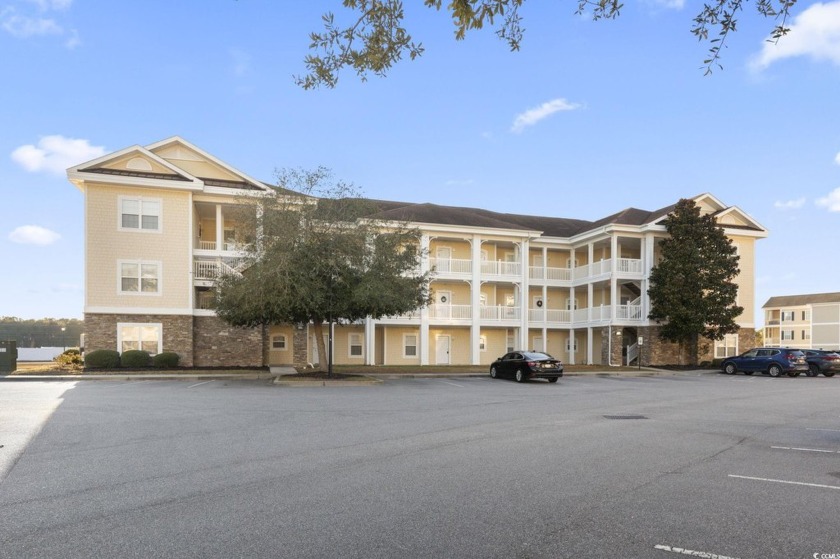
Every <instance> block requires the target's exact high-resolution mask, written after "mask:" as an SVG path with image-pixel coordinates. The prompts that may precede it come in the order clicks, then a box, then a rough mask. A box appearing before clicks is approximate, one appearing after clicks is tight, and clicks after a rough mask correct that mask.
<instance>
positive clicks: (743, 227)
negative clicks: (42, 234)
mask: <svg viewBox="0 0 840 559" xmlns="http://www.w3.org/2000/svg"><path fill="white" fill-rule="evenodd" d="M68 177H69V179H70V181H71V182H72V183H73V184H75V185H76V186H77V187H78V188H79V189H80V190H81V191H82V193H83V194H84V197H85V271H86V277H85V308H84V312H85V330H86V349H88V350H92V349H102V348H105V349H116V350H118V351H125V350H127V349H137V348H140V349H145V350H148V351H149V352H151V353H157V352H160V351H164V350H167V351H175V352H177V353H179V354H180V356H181V364H182V365H186V366H198V367H200V366H265V365H284V364H304V363H307V362H314V361H317V354H316V352H317V349H316V348H317V344H315V343H314V342H315V340H314V339H313V337H312V336H313V334H311V333H310V328H309V326H308V325H305V324H298V325H284V324H277V325H271V326H266V327H264V328H260V329H241V328H234V327H230V326H228V325H226V324H225V323H223V322H222V321H221V320H220V319H218V318H217V317H216V315H215V313H214V311H213V309H212V302H213V286H214V283H215V279H216V278H217V277H218V276H219V274H225V273H233V274H236V273H240V271H241V264H240V263H241V258H242V253H241V252H240V250H239V247H238V246H237V244H236V240H235V239H236V234H235V233H236V228H237V223H236V221H235V217H234V216H235V215H236V212H235V211H233V210H234V209H235V208H236V205H237V203H238V201H239V200H241V198H240V197H241V196H243V195H249V194H250V195H254V194H259V193H261V192H267V191H268V190H269V187H268V186H267V185H266V184H265V183H262V182H260V181H258V180H256V179H253V178H251V177H249V176H248V175H247V174H245V173H242V172H240V171H238V170H236V169H234V168H232V167H231V166H229V165H227V164H225V163H224V162H222V161H221V160H219V159H217V158H215V157H213V156H212V155H210V154H209V153H207V152H205V151H203V150H201V149H199V148H198V147H196V146H194V145H192V144H190V143H188V142H186V141H185V140H183V139H181V138H178V137H173V138H169V139H167V140H163V141H161V142H157V143H154V144H151V145H148V146H145V147H141V146H133V147H130V148H126V149H123V150H120V151H118V152H115V153H112V154H109V155H106V156H104V157H100V158H98V159H96V160H93V161H89V162H87V163H83V164H81V165H77V166H75V167H73V168H71V169H69V170H68ZM694 201H695V202H696V203H697V204H698V205H699V206H700V208H701V210H702V211H703V212H704V213H709V214H713V215H714V217H715V219H716V220H717V223H718V224H719V225H720V226H721V227H722V228H723V229H724V231H725V232H726V234H727V235H728V236H729V238H730V239H732V241H733V243H734V244H735V245H736V247H737V248H738V253H739V254H740V257H741V260H740V270H741V273H740V275H739V277H738V278H737V282H738V286H739V295H738V304H739V305H741V306H742V307H744V312H743V314H742V315H741V317H740V321H739V323H740V325H741V326H742V327H743V329H742V331H741V332H740V333H739V334H735V335H731V336H728V337H727V338H726V339H724V340H722V341H717V342H714V343H713V344H708V349H707V350H706V357H707V358H709V359H711V358H712V357H713V356H717V357H722V356H725V355H729V354H731V353H733V352H736V353H737V352H738V351H742V350H744V349H747V348H749V347H752V345H753V341H752V340H753V328H754V324H753V318H752V317H753V314H754V282H755V279H754V261H755V252H754V243H755V241H756V240H757V239H760V238H763V237H765V236H766V235H767V231H766V230H765V229H764V228H763V227H762V226H761V225H760V224H758V223H757V222H756V221H755V220H753V219H752V218H751V217H750V216H749V215H747V214H746V213H745V212H743V211H742V210H740V209H738V208H736V207H729V206H726V205H725V204H724V203H722V202H721V201H720V200H718V199H717V198H715V197H714V196H712V195H711V194H702V195H700V196H696V197H694ZM674 202H676V201H674ZM592 203H597V202H596V201H594V200H593V202H592ZM379 209H380V212H381V213H379V214H378V215H376V216H375V217H377V218H379V219H382V220H394V221H400V222H405V221H408V222H410V223H411V224H412V225H413V226H415V227H416V228H418V229H419V230H420V232H421V243H422V247H423V248H424V249H425V251H424V252H425V253H426V255H427V256H426V257H425V258H424V260H423V263H422V266H423V269H424V270H430V271H432V272H433V275H432V278H433V279H432V283H431V291H432V295H433V303H432V304H431V305H429V306H428V307H426V308H422V309H419V310H417V311H415V312H413V313H409V314H407V315H404V316H395V317H389V318H383V319H379V320H373V319H368V320H365V321H362V322H360V323H355V324H348V325H341V326H340V327H338V328H337V329H336V335H335V337H334V348H335V352H334V354H335V362H336V363H345V364H352V363H356V364H368V365H379V364H385V365H427V364H432V365H433V364H487V363H490V362H491V361H493V360H494V359H495V358H496V357H498V356H499V355H500V354H502V353H505V352H506V351H509V350H512V349H513V348H517V349H521V348H527V349H536V350H543V351H547V352H549V353H552V354H554V355H555V356H557V357H560V358H562V359H563V360H564V361H565V362H567V363H588V364H603V365H619V364H622V363H639V362H641V363H642V364H645V365H647V364H663V363H674V362H676V361H677V359H676V348H675V347H673V346H672V344H667V343H664V342H662V341H660V340H659V339H658V336H657V332H658V327H657V325H656V324H655V323H652V322H651V321H649V320H648V319H647V316H648V313H649V310H650V302H649V300H648V296H647V290H648V284H649V278H650V271H651V268H652V267H653V266H654V265H655V263H656V262H657V260H658V258H659V256H660V251H659V246H658V241H659V240H661V239H662V238H663V237H665V236H666V235H667V234H666V232H665V227H664V226H663V224H662V221H663V219H664V218H665V217H667V215H668V213H669V212H670V211H671V210H672V209H673V206H667V207H663V208H661V209H658V210H655V211H645V210H640V209H635V208H630V209H627V210H624V211H622V212H619V213H617V214H614V215H610V216H608V217H605V218H603V219H600V220H598V221H594V222H592V221H585V220H579V219H568V218H557V217H540V216H532V215H516V214H504V213H497V212H491V211H488V210H482V209H476V208H461V207H451V206H440V205H435V204H414V203H401V202H393V201H388V202H385V201H382V202H379ZM642 340H643V341H644V343H643V344H641V343H640V342H641V341H642ZM640 346H641V347H640Z"/></svg>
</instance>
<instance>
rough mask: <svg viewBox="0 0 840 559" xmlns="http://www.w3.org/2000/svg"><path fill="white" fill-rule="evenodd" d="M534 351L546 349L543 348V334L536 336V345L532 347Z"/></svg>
mask: <svg viewBox="0 0 840 559" xmlns="http://www.w3.org/2000/svg"><path fill="white" fill-rule="evenodd" d="M532 349H533V350H534V351H545V350H544V349H543V339H542V336H536V337H535V338H534V347H533V348H532Z"/></svg>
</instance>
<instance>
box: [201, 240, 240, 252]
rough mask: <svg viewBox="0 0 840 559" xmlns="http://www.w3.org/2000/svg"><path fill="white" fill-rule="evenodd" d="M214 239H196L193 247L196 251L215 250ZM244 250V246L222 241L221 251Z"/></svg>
mask: <svg viewBox="0 0 840 559" xmlns="http://www.w3.org/2000/svg"><path fill="white" fill-rule="evenodd" d="M217 244H218V243H216V241H196V243H195V247H194V248H195V249H196V251H198V252H217V249H216V245H217ZM243 250H245V246H244V245H241V244H239V243H235V242H233V241H224V242H223V243H222V248H221V251H222V252H241V251H243Z"/></svg>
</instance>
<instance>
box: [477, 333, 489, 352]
mask: <svg viewBox="0 0 840 559" xmlns="http://www.w3.org/2000/svg"><path fill="white" fill-rule="evenodd" d="M478 350H479V351H487V336H479V337H478Z"/></svg>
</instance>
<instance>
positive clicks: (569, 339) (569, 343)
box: [566, 336, 578, 353]
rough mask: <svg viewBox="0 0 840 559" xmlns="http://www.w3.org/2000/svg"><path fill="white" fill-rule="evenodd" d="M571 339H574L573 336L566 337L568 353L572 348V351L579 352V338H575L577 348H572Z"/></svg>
mask: <svg viewBox="0 0 840 559" xmlns="http://www.w3.org/2000/svg"><path fill="white" fill-rule="evenodd" d="M571 341H572V337H571V336H569V337H568V338H566V353H569V351H570V350H571V352H572V353H577V352H578V343H577V338H575V348H574V349H572V344H571Z"/></svg>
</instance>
